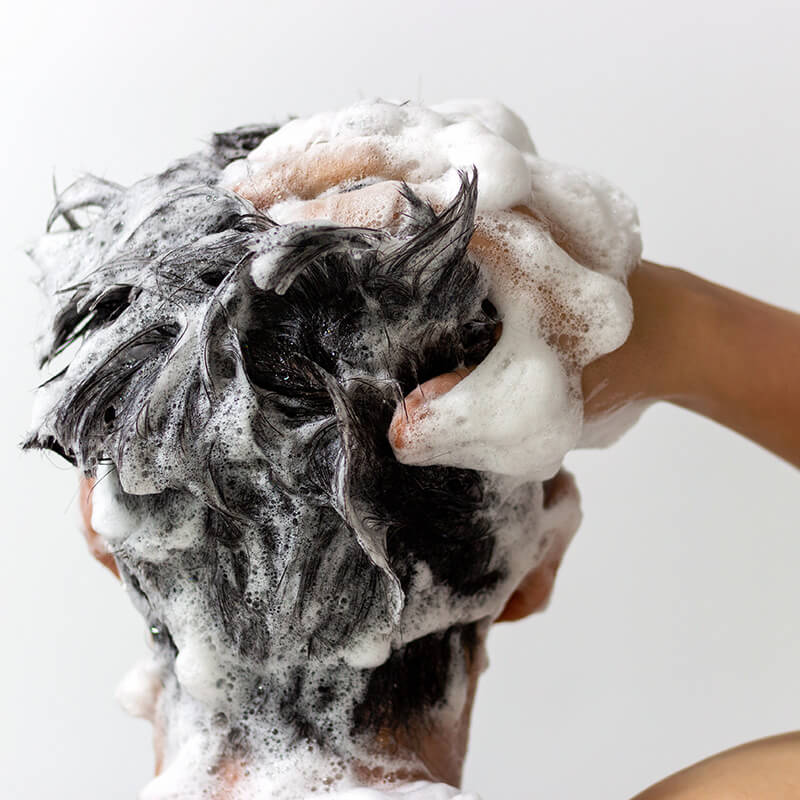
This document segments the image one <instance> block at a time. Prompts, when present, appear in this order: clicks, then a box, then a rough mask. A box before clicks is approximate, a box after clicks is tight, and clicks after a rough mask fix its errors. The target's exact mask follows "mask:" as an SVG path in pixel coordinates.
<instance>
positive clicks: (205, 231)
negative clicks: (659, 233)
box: [28, 101, 641, 800]
mask: <svg viewBox="0 0 800 800" xmlns="http://www.w3.org/2000/svg"><path fill="white" fill-rule="evenodd" d="M332 164H333V165H334V166H333V167H332V166H331V165H332ZM298 165H299V166H298ZM315 165H316V166H315ZM337 165H338V166H337ZM342 165H344V166H345V167H347V169H346V170H345V172H346V173H347V174H344V172H342V174H339V172H341V170H342ZM353 169H356V173H357V174H354V172H353ZM337 170H339V171H338V172H337ZM348 170H349V171H348ZM385 180H388V181H404V182H405V184H406V186H405V188H403V193H402V194H401V193H400V192H399V191H397V189H398V188H399V184H398V187H393V189H392V192H393V193H392V200H391V202H390V203H388V204H387V205H386V206H385V207H379V208H378V209H377V211H376V209H375V208H373V207H371V205H370V203H366V204H365V205H364V207H363V208H362V209H360V210H359V209H357V208H356V209H355V211H354V215H355V216H354V218H353V220H352V222H351V224H353V225H354V226H358V225H359V224H364V221H366V220H370V221H372V220H374V219H375V214H376V213H377V214H378V219H379V220H383V221H385V223H386V224H385V225H383V224H382V223H380V224H377V225H376V226H375V228H373V229H369V230H367V229H364V228H359V227H342V226H341V225H339V224H335V223H333V222H331V221H328V220H325V219H316V220H309V219H308V209H309V208H317V207H320V208H323V207H326V206H325V203H331V202H334V201H336V200H337V198H339V197H340V195H341V193H342V192H348V193H349V192H351V191H352V190H354V189H357V190H360V192H361V193H362V194H358V193H354V194H353V195H352V197H353V198H356V197H362V196H366V197H373V198H374V197H379V196H383V197H386V195H385V193H384V194H383V195H381V193H382V192H383V187H382V186H381V184H380V182H381V181H385ZM365 187H367V188H369V189H370V191H369V192H365V191H364V190H365ZM314 203H318V204H319V203H321V204H322V205H320V206H313V205H309V204H314ZM398 204H399V207H400V208H401V210H402V214H401V215H400V216H399V217H398V216H397V214H396V210H397V207H398ZM87 207H91V208H93V209H99V210H100V213H99V214H97V215H95V216H94V217H93V218H92V219H90V220H89V221H88V222H86V223H84V224H83V225H82V224H81V223H80V221H79V220H78V219H76V215H77V214H79V212H80V211H81V210H82V209H84V208H87ZM327 207H332V206H327ZM511 208H515V209H516V210H515V211H513V212H512V211H510V209H511ZM525 209H527V212H526V211H525ZM59 217H61V218H63V219H64V220H65V221H66V222H67V224H68V228H69V230H64V231H60V232H53V233H50V234H48V235H47V236H45V237H43V239H42V240H41V241H40V242H39V243H38V244H37V246H36V247H35V248H34V249H33V251H32V255H33V257H34V259H35V260H36V261H37V263H38V264H39V265H40V267H41V268H42V273H43V278H42V283H43V288H44V290H45V294H46V295H47V297H48V299H49V300H50V307H49V309H48V326H47V329H46V330H45V332H44V334H43V336H42V339H41V353H42V357H43V361H44V362H45V363H48V362H54V361H55V360H56V357H57V356H58V355H59V354H60V353H61V352H62V351H63V350H65V349H68V350H69V355H70V356H71V357H70V360H69V361H68V364H67V366H66V367H65V368H64V369H63V371H60V372H57V373H56V374H55V375H53V377H52V378H51V380H50V381H49V382H48V383H47V384H46V385H44V386H43V387H42V389H41V390H40V393H39V396H38V398H37V406H36V411H35V415H34V425H33V433H32V435H31V437H30V439H29V442H28V444H29V446H31V447H43V448H49V449H52V450H55V451H56V452H59V453H61V454H62V455H64V456H65V457H66V458H68V459H69V460H70V461H71V462H72V463H73V464H75V465H76V466H77V467H78V468H79V469H80V470H82V471H83V472H84V473H85V474H87V475H91V476H93V477H95V478H96V479H97V483H96V485H95V488H94V492H93V500H94V504H93V517H92V522H93V525H94V527H95V529H96V530H97V532H98V533H99V534H100V535H101V536H102V537H103V538H104V539H105V541H106V542H107V544H108V547H109V549H110V550H111V552H112V553H113V554H114V556H115V559H116V561H117V565H118V567H119V570H120V573H121V576H122V578H123V582H124V584H125V586H126V589H127V591H128V592H129V594H130V596H131V599H132V600H133V602H134V604H135V605H136V606H137V608H138V609H139V610H140V612H141V613H142V614H143V616H144V617H145V619H146V623H147V626H148V628H149V630H150V632H151V636H152V640H153V656H152V659H151V660H150V661H149V662H148V664H147V666H145V667H143V668H142V669H140V670H139V671H138V672H136V673H134V674H133V675H132V676H131V677H129V679H127V680H126V682H125V685H124V688H123V689H121V696H122V697H123V698H124V703H125V705H126V707H127V708H129V709H130V710H131V711H132V712H133V713H138V714H141V715H143V716H148V717H151V718H154V719H155V720H157V724H158V725H159V726H160V727H162V728H163V732H164V754H163V755H164V764H165V767H164V770H163V772H162V774H161V775H160V776H159V777H158V778H156V779H155V780H154V781H153V782H152V783H151V784H150V785H149V786H148V788H147V789H146V790H145V793H144V795H143V797H147V798H152V799H153V800H155V798H159V799H161V798H166V797H200V796H212V795H211V794H210V793H213V792H214V791H215V790H216V788H218V787H219V786H220V785H221V784H220V781H222V782H225V781H228V782H231V781H233V783H234V788H233V789H232V792H233V793H232V795H231V796H233V797H238V796H242V797H245V796H246V797H248V798H255V797H273V796H285V797H302V796H304V795H305V793H306V792H307V790H308V788H309V787H320V792H321V793H322V792H324V793H330V792H331V791H333V790H336V791H345V790H347V791H349V790H351V789H352V790H355V789H356V785H357V780H356V777H355V774H354V772H353V767H352V765H353V764H356V763H360V764H369V765H371V766H377V767H383V768H384V769H385V771H386V772H387V773H389V772H392V771H393V770H397V768H398V765H399V764H400V765H405V767H407V768H409V769H413V768H414V767H415V766H418V765H415V764H414V763H413V761H411V762H407V763H406V762H404V761H403V758H405V756H402V757H401V756H393V757H391V758H390V757H388V756H385V755H383V756H382V755H381V754H379V753H376V751H375V748H374V729H373V728H371V727H370V726H382V727H383V728H385V727H386V726H389V725H392V724H396V723H398V722H400V721H406V722H407V721H408V718H409V717H411V716H413V715H420V714H421V715H423V716H425V715H427V716H428V717H435V716H436V715H437V714H439V715H448V714H449V715H452V716H454V717H457V716H458V713H459V709H461V708H463V705H464V703H465V702H466V701H465V698H466V680H467V674H468V669H467V666H466V663H467V662H466V659H465V656H464V653H465V652H466V650H468V649H469V648H470V647H472V645H468V644H465V643H467V642H470V641H472V638H473V637H476V636H477V641H478V645H477V649H475V648H474V647H473V650H472V656H471V657H472V658H477V659H478V660H480V659H481V658H482V657H483V655H482V654H483V638H484V636H485V630H486V627H487V623H488V622H489V621H490V620H492V619H494V618H495V617H496V616H498V615H499V614H500V613H501V611H502V609H503V607H504V605H505V603H506V602H507V600H508V598H509V597H510V595H511V593H512V592H513V590H514V589H515V588H516V586H517V585H518V584H519V582H520V581H521V580H522V578H523V577H524V576H525V575H526V574H527V573H528V572H529V571H531V570H532V569H533V568H534V567H535V566H536V565H537V564H539V563H540V562H541V561H542V559H543V558H544V557H545V555H546V553H547V552H548V550H549V549H550V548H551V547H553V546H554V545H555V544H559V543H560V544H561V545H562V546H565V545H566V542H568V541H569V539H570V538H571V536H572V535H573V534H574V532H575V530H576V529H577V526H578V524H579V521H580V510H579V503H578V495H577V492H576V491H575V489H574V486H573V485H572V484H571V483H569V482H564V486H566V489H565V490H564V492H563V493H561V494H560V495H559V497H558V498H557V501H555V502H548V498H547V497H546V494H545V489H544V487H543V485H542V481H543V480H545V479H547V478H550V477H551V476H553V475H554V474H556V472H557V471H558V470H559V468H560V465H561V462H562V460H563V457H564V455H565V454H566V452H567V451H569V450H570V449H572V448H573V447H575V446H576V445H577V444H578V443H579V442H580V440H581V435H582V429H583V427H582V423H583V420H582V411H581V409H582V398H581V394H580V371H581V369H582V368H583V366H585V364H587V363H589V362H590V361H592V360H594V359H595V358H597V357H599V356H600V355H602V354H603V353H606V352H609V351H610V350H613V349H615V348H616V347H618V346H619V345H620V344H621V343H622V342H623V341H624V340H625V338H626V337H627V335H628V332H629V330H630V326H631V320H632V312H631V304H630V298H629V296H628V294H627V292H626V290H625V281H626V278H627V276H628V275H629V274H630V272H631V270H632V269H633V268H634V267H635V266H636V264H637V263H638V259H639V255H640V250H641V243H640V240H639V234H638V223H637V218H636V212H635V209H634V208H633V206H632V204H631V203H630V201H629V200H627V198H625V196H624V195H623V194H622V193H621V192H619V191H618V190H616V189H615V188H614V187H612V186H610V185H609V184H607V183H606V182H605V181H603V180H602V179H600V178H596V177H593V176H590V175H586V174H584V173H582V172H580V171H578V170H575V169H573V168H566V167H561V166H559V165H555V164H552V163H551V162H547V161H545V160H543V159H541V158H540V157H539V156H538V155H537V154H536V151H535V148H534V146H533V143H532V141H531V139H530V136H529V135H528V133H527V130H526V129H525V126H524V124H523V123H522V122H521V120H520V119H519V118H518V117H516V116H515V115H513V114H512V113H511V112H510V111H508V110H507V109H505V108H504V107H503V106H501V105H500V104H498V103H494V102H488V101H453V102H450V103H445V104H441V105H439V106H433V107H431V108H425V107H422V106H419V105H416V104H413V103H407V104H394V103H387V102H383V101H369V102H363V103H358V104H356V105H354V106H351V107H349V108H347V109H344V110H342V111H337V112H330V113H324V114H319V115H315V116H312V117H309V118H307V119H298V120H293V121H291V122H289V123H287V124H286V125H283V126H281V127H280V128H277V129H276V128H274V127H270V126H251V127H249V128H246V129H238V130H237V131H232V132H229V133H227V134H221V135H218V136H217V137H215V139H214V142H213V144H212V147H211V148H210V149H209V151H207V152H205V153H201V154H197V155H195V156H190V157H189V158H186V159H183V160H182V161H180V162H177V163H176V164H174V165H173V166H171V167H170V168H169V169H168V170H166V171H165V172H163V173H161V174H160V175H157V176H155V177H153V178H147V179H145V180H143V181H140V182H138V183H136V184H134V185H133V186H131V187H121V186H118V185H116V184H112V183H110V182H108V181H102V180H99V179H95V178H91V177H87V178H85V179H83V180H81V181H79V182H77V183H76V184H75V185H73V186H72V187H69V188H68V189H67V190H66V191H65V192H63V193H62V195H61V196H60V197H59V201H58V205H57V207H56V209H55V211H54V213H53V216H52V217H51V223H52V222H55V221H56V220H57V219H58V218H59ZM473 232H474V233H475V235H474V237H473ZM470 241H472V245H471V246H470V250H469V251H468V250H467V247H468V245H470ZM481 241H482V242H483V243H484V246H481V245H480V242H481ZM487 298H488V301H490V302H489V303H488V304H487V303H486V300H487ZM498 321H502V325H503V327H502V333H501V335H500V337H499V340H498V341H497V342H496V343H495V338H496V337H495V336H494V332H495V329H496V326H497V323H498ZM465 365H467V366H475V367H476V368H475V369H474V371H473V372H472V373H471V374H470V375H469V376H468V377H467V378H465V379H464V380H463V381H462V382H461V383H459V384H458V385H457V386H456V387H455V388H454V389H453V390H452V391H450V392H448V393H447V394H445V395H443V396H441V397H438V398H436V399H434V400H432V401H431V402H430V403H429V404H428V413H427V415H426V416H425V417H424V419H423V420H422V422H421V424H420V425H419V426H416V427H415V437H414V438H412V439H410V440H409V441H408V442H407V443H406V446H404V447H403V448H402V449H401V450H398V451H397V453H396V454H395V455H396V459H395V457H394V455H393V454H392V451H391V449H390V447H389V444H388V441H387V439H386V431H387V429H388V423H389V420H390V419H391V417H392V414H393V412H394V409H395V408H396V407H397V404H398V402H400V400H401V398H402V396H403V394H406V393H408V391H410V390H411V389H413V388H414V386H415V385H416V383H417V382H418V381H422V380H425V379H427V378H430V377H434V376H435V375H436V374H438V373H439V372H441V371H446V370H448V369H453V368H455V367H459V366H465ZM595 438H596V439H598V440H599V435H597V436H595ZM406 465H413V466H406ZM476 632H479V633H476ZM404 654H409V655H408V658H407V659H405V660H403V659H401V658H400V657H401V656H404ZM412 654H414V655H412ZM439 660H445V661H446V666H447V669H446V670H444V672H442V671H441V670H440V671H439V672H441V674H439V675H437V674H434V673H436V670H434V669H429V668H426V665H432V664H436V663H437V662H438V661H439ZM414 670H418V672H414ZM406 680H413V681H416V682H417V683H416V685H417V686H420V685H423V684H424V685H425V687H426V692H427V693H423V692H417V694H416V695H415V694H414V691H415V690H414V689H413V687H411V688H409V690H408V692H407V693H406V694H405V695H404V694H402V691H403V690H402V687H403V686H404V681H406ZM398 687H400V688H398ZM423 696H430V697H432V698H434V699H433V700H430V701H428V705H427V706H426V705H424V704H422V705H421V703H423V701H422V700H421V698H422V697H423ZM392 714H395V715H399V717H400V719H398V718H396V717H392ZM409 757H410V756H409ZM357 791H360V792H362V794H363V792H364V791H366V790H357ZM398 791H399V792H400V793H402V792H401V791H400V790H398ZM445 795H447V796H449V794H448V792H445ZM353 796H362V795H360V794H356V795H353Z"/></svg>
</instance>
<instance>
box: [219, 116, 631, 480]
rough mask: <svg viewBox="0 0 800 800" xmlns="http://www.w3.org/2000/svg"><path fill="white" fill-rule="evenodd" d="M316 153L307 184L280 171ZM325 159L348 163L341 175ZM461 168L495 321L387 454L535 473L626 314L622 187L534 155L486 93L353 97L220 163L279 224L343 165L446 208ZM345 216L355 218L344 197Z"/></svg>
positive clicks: (554, 466) (617, 338)
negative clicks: (323, 175)
mask: <svg viewBox="0 0 800 800" xmlns="http://www.w3.org/2000/svg"><path fill="white" fill-rule="evenodd" d="M315 153H316V157H318V158H319V159H320V160H321V161H322V162H327V164H328V169H329V170H330V173H331V175H330V178H329V181H328V183H330V184H331V185H326V184H321V187H322V191H321V192H319V193H317V192H316V189H317V188H320V187H318V186H317V185H316V184H315V182H314V181H313V180H309V179H308V178H307V176H306V175H305V174H303V175H302V176H298V175H297V174H295V173H294V172H293V171H292V170H291V169H287V165H289V164H291V163H292V160H293V159H295V160H298V159H300V160H302V159H304V158H310V157H312V156H314V154H315ZM337 163H339V164H344V165H349V167H350V168H349V170H346V171H345V173H344V174H343V175H341V176H337V174H336V170H335V168H333V169H331V164H333V165H335V164H337ZM472 167H475V168H476V169H477V171H478V175H479V189H478V203H477V209H478V212H479V213H478V215H477V217H476V227H477V232H478V235H479V236H480V238H481V239H482V240H483V242H484V246H483V247H480V248H474V249H473V257H476V258H478V260H479V261H480V263H481V264H482V265H483V266H484V267H485V272H486V274H487V276H488V279H489V299H490V300H491V301H492V302H493V303H494V305H495V306H496V307H497V309H498V311H499V312H500V316H501V318H502V321H503V332H502V335H501V337H500V340H499V342H498V343H497V346H496V347H495V348H494V350H493V351H492V352H491V353H490V354H489V356H488V357H487V358H486V359H485V360H484V361H483V362H482V363H481V364H480V365H479V366H478V367H477V369H475V370H474V372H472V374H471V375H469V376H468V377H467V378H466V379H465V380H463V381H462V382H461V383H459V384H458V385H457V386H456V387H455V388H454V389H452V390H451V391H449V392H448V393H446V394H445V395H443V396H440V397H438V398H435V399H433V400H432V401H431V402H430V403H428V404H427V406H426V413H425V414H424V415H422V416H421V418H420V419H419V420H418V421H417V422H416V423H415V425H414V427H413V430H412V431H411V432H410V435H408V436H406V437H405V440H404V443H403V446H402V448H398V449H397V450H396V454H397V457H398V458H399V459H400V460H401V461H402V462H403V463H406V464H415V465H424V464H446V465H450V466H457V467H466V468H470V469H481V470H488V471H491V472H496V473H502V474H508V475H516V476H520V477H524V478H527V479H532V480H544V479H547V478H550V477H552V476H553V475H554V474H555V473H556V472H557V471H558V469H559V467H560V465H561V463H562V461H563V458H564V456H565V454H566V453H567V452H568V451H569V450H571V449H572V448H574V447H575V446H576V445H578V443H579V442H580V440H581V432H582V423H583V412H582V407H583V403H582V401H583V398H582V395H581V390H580V375H581V371H582V369H583V367H584V366H586V364H588V363H589V362H591V361H594V360H595V359H597V358H598V357H600V356H601V355H603V354H605V353H608V352H611V351H613V350H615V349H617V348H618V347H619V346H620V345H622V343H623V342H624V341H625V339H626V338H627V336H628V334H629V332H630V328H631V325H632V321H633V310H632V304H631V300H630V296H629V295H628V293H627V291H626V289H625V281H626V279H627V277H628V275H629V274H630V273H631V271H632V270H633V269H634V268H635V267H636V265H637V264H638V262H639V258H640V255H641V239H640V236H639V225H638V218H637V214H636V209H635V207H634V206H633V204H632V203H631V202H630V200H629V199H628V198H627V197H626V196H625V195H624V194H623V193H622V192H620V191H619V190H618V189H617V188H615V187H614V186H612V185H611V184H610V183H608V182H607V181H605V180H604V179H602V178H600V177H598V176H595V175H591V174H589V173H586V172H583V171H581V170H578V169H575V168H573V167H566V166H561V165H559V164H555V163H553V162H550V161H547V160H545V159H543V158H540V157H539V156H538V155H537V153H536V150H535V148H534V145H533V142H532V141H531V138H530V136H529V134H528V132H527V130H526V128H525V125H524V124H523V123H522V121H521V120H520V119H519V117H517V116H516V115H515V114H514V113H513V112H511V111H510V110H509V109H507V108H505V107H504V106H502V105H501V104H499V103H496V102H493V101H486V100H464V101H450V102H448V103H443V104H440V105H438V106H432V107H430V108H425V107H423V106H419V105H416V104H413V103H407V104H401V105H398V104H394V103H388V102H380V101H379V102H364V103H359V104H356V105H354V106H351V107H349V108H346V109H343V110H341V111H336V112H328V113H323V114H317V115H314V116H312V117H310V118H308V119H298V120H293V121H292V122H289V123H288V124H286V125H285V126H283V127H282V128H281V129H280V130H279V131H278V132H277V133H275V134H273V135H272V136H270V137H268V138H267V139H265V140H264V142H262V144H261V145H259V146H258V147H257V148H255V149H254V150H253V151H252V152H251V153H250V154H249V156H248V157H247V158H246V159H242V160H240V161H236V162H233V163H232V164H231V165H229V167H228V168H227V169H226V172H225V175H224V177H223V184H224V185H227V186H230V187H232V188H236V189H237V190H239V191H243V192H245V193H247V194H248V195H249V196H251V197H253V198H254V199H255V201H256V204H257V205H259V207H260V208H261V209H262V210H264V211H265V212H267V213H268V214H270V215H271V216H272V217H274V218H275V219H277V220H279V221H284V222H286V221H290V220H293V219H297V218H298V217H302V215H303V204H304V203H307V202H308V201H312V200H315V199H319V198H320V197H323V196H326V195H330V194H332V193H338V192H340V191H342V190H343V189H347V188H351V187H352V172H353V170H354V169H360V170H361V171H360V172H357V173H356V174H357V177H358V178H359V180H360V185H364V184H366V183H369V182H372V181H379V180H392V179H397V178H402V179H403V180H404V181H406V182H407V183H408V184H409V185H410V186H411V187H412V188H413V189H414V191H415V192H417V193H418V194H420V195H421V196H423V197H426V198H428V199H429V200H430V201H431V202H433V203H434V204H439V205H443V204H444V203H445V202H446V201H447V199H448V198H449V197H452V196H453V194H454V193H455V191H456V189H457V186H458V183H459V180H460V173H461V172H462V171H463V170H468V169H470V168H472ZM323 172H324V170H323ZM276 176H277V177H276ZM276 181H283V183H281V184H280V185H278V184H277V183H276ZM514 207H516V208H517V209H526V210H527V211H528V212H530V213H528V214H525V213H521V212H520V210H517V211H515V212H511V211H510V210H509V209H511V208H514ZM350 213H351V214H352V215H353V217H354V218H355V219H358V218H359V216H360V212H359V209H358V208H357V207H356V206H355V205H354V208H353V209H352V210H351V212H350ZM362 216H368V215H364V214H362ZM487 242H488V243H490V245H491V246H486V243H487ZM476 250H477V252H475V251H476ZM254 277H255V273H254ZM256 280H257V278H256ZM596 427H597V426H596V425H595V426H594V428H596ZM616 433H617V434H618V433H619V431H617V432H616ZM594 438H595V437H592V438H588V439H587V443H592V441H593V440H594Z"/></svg>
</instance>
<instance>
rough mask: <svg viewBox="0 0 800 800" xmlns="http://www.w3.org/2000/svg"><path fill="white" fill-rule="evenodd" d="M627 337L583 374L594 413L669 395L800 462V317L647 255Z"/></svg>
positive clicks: (633, 284) (635, 279)
mask: <svg viewBox="0 0 800 800" xmlns="http://www.w3.org/2000/svg"><path fill="white" fill-rule="evenodd" d="M629 289H630V292H631V296H632V297H633V301H634V317H635V321H634V327H633V330H632V332H631V335H630V337H629V339H628V341H627V342H626V343H625V345H623V347H621V348H620V349H619V350H617V351H616V352H615V353H611V354H610V355H608V356H605V357H604V358H602V359H599V360H598V361H596V362H594V363H593V364H590V365H589V366H588V367H587V368H586V371H585V373H584V394H585V396H586V397H587V414H589V415H591V414H594V413H603V412H604V411H607V410H608V409H610V408H613V407H614V406H616V405H620V404H623V403H625V402H628V401H630V400H635V399H637V398H638V399H639V400H641V401H642V402H653V401H656V400H668V401H670V402H673V403H675V404H677V405H680V406H682V407H684V408H687V409H690V410H692V411H695V412H697V413H699V414H702V415H703V416H706V417H708V418H710V419H713V420H715V421H716V422H718V423H720V424H722V425H725V426H726V427H728V428H731V429H732V430H735V431H737V432H738V433H741V434H742V435H743V436H746V437H747V438H749V439H751V440H752V441H754V442H756V443H757V444H760V445H761V446H763V447H765V448H767V449H768V450H770V451H772V452H773V453H775V454H777V455H779V456H781V457H782V458H785V459H786V460H787V461H789V462H790V463H792V464H794V465H795V466H798V467H800V420H799V419H798V410H799V409H800V315H797V314H793V313H792V312H789V311H785V310H783V309H780V308H776V307H774V306H770V305H768V304H766V303H762V302H759V301H758V300H754V299H753V298H751V297H747V296H745V295H742V294H739V293H738V292H734V291H732V290H730V289H726V288H724V287H722V286H718V285H717V284H714V283H710V282H709V281H705V280H703V279H702V278H699V277H697V276H696V275H692V274H691V273H688V272H685V271H683V270H679V269H673V268H669V267H662V266H659V265H656V264H652V263H649V262H644V263H643V264H642V266H641V267H640V268H639V269H638V270H637V271H636V273H634V275H633V276H631V280H630V282H629Z"/></svg>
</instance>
